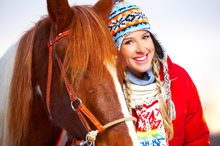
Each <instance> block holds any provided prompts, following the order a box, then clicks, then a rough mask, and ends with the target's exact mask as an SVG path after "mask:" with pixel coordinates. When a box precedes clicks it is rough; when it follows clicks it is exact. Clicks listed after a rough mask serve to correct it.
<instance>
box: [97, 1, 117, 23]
mask: <svg viewBox="0 0 220 146" xmlns="http://www.w3.org/2000/svg"><path fill="white" fill-rule="evenodd" d="M113 2H114V0H99V1H98V2H97V3H96V4H95V5H94V6H93V9H94V10H95V11H96V12H97V13H98V15H100V16H101V17H102V18H103V19H104V21H105V22H106V24H108V18H109V14H110V13H111V10H112V7H113Z"/></svg>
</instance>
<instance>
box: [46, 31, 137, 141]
mask: <svg viewBox="0 0 220 146" xmlns="http://www.w3.org/2000/svg"><path fill="white" fill-rule="evenodd" d="M69 32H70V30H67V31H64V32H62V33H59V34H58V35H57V36H56V37H54V38H53V29H52V27H51V31H50V38H49V42H48V47H49V61H48V76H47V90H46V105H47V110H48V112H49V114H50V115H51V111H50V88H51V79H52V64H53V61H52V53H53V52H54V54H55V57H56V61H57V63H58V66H59V68H60V71H61V73H62V70H63V64H62V61H61V59H60V57H59V56H58V54H57V52H56V49H55V47H54V45H55V44H56V43H57V41H58V40H60V39H61V38H63V37H66V36H68V35H69ZM63 79H64V83H65V86H66V89H67V92H68V94H69V98H70V101H71V104H70V106H71V107H72V109H73V110H74V111H75V112H76V114H77V115H78V117H79V119H80V121H81V123H82V124H83V126H84V127H85V129H86V131H87V132H88V134H87V135H86V138H85V140H81V141H79V140H76V139H74V140H73V141H74V144H76V145H85V144H87V145H94V143H95V140H96V136H97V134H98V133H99V132H103V131H104V130H105V129H107V128H109V127H111V126H113V125H116V124H119V123H121V122H125V121H129V120H131V121H134V122H136V121H137V119H136V118H135V117H125V118H121V119H118V120H115V121H113V122H111V123H109V124H106V125H104V126H103V125H102V124H101V123H100V122H99V121H98V120H97V119H96V117H95V116H94V115H93V114H92V113H91V112H90V111H89V109H87V108H86V106H85V105H83V103H82V101H81V100H80V99H79V98H78V97H77V95H76V93H75V92H74V90H73V88H72V86H71V84H70V81H69V79H68V78H67V75H66V74H65V73H64V75H63ZM84 115H85V116H86V117H87V118H88V119H89V120H90V121H91V122H92V123H93V124H94V125H95V126H96V128H97V130H91V128H90V126H89V124H88V123H87V121H86V119H85V117H84Z"/></svg>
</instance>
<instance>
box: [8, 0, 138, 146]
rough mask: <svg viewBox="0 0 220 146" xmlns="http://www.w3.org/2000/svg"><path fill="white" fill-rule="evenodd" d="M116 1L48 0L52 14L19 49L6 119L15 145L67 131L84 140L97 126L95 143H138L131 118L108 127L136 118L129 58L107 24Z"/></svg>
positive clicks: (56, 136) (50, 139)
mask: <svg viewBox="0 0 220 146" xmlns="http://www.w3.org/2000/svg"><path fill="white" fill-rule="evenodd" d="M112 6H113V0H99V1H98V2H97V3H96V4H95V5H94V6H73V7H70V6H69V4H68V1H67V0H47V7H48V13H49V17H45V18H43V19H41V20H40V21H39V22H38V23H36V25H35V26H34V27H33V28H32V29H31V30H29V31H28V32H27V33H26V34H24V36H23V37H22V38H21V40H20V43H19V47H18V50H17V56H16V61H15V69H14V71H16V72H14V75H13V77H12V83H11V88H10V99H9V103H10V106H9V113H10V116H9V124H8V125H9V126H8V127H9V132H8V136H10V138H9V139H8V141H15V142H9V143H11V144H9V145H26V144H27V145H48V144H56V143H57V139H58V138H59V136H60V134H61V131H62V129H64V130H65V131H66V132H67V135H68V137H69V139H80V140H84V142H85V141H86V140H87V139H86V136H87V135H88V132H90V131H93V130H98V131H99V133H98V135H97V137H96V140H95V143H96V145H102V146H105V145H106V146H110V145H126V146H132V145H138V143H139V142H138V140H137V137H136V132H135V129H134V125H133V121H124V120H122V122H121V123H117V124H113V126H110V127H109V128H105V127H104V126H103V125H106V124H107V125H108V124H109V123H111V122H113V121H117V120H118V119H123V118H126V117H131V115H130V114H129V111H128V109H127V106H126V102H125V97H124V94H123V91H122V84H123V72H124V69H125V66H126V63H125V60H124V59H123V56H121V54H120V52H119V51H118V50H117V48H116V46H115V43H114V41H113V38H112V36H111V34H110V32H109V30H108V27H107V25H106V23H107V21H108V15H109V13H110V11H111V9H112ZM63 32H64V33H66V34H64V35H63ZM48 42H49V43H48ZM48 46H49V47H48ZM49 48H52V51H50V49H49ZM57 58H58V59H57ZM57 60H60V64H61V65H60V64H59V61H57ZM48 62H49V63H48ZM48 78H49V79H48ZM67 82H68V83H67ZM66 84H68V85H66ZM69 90H71V91H73V92H69ZM72 93H73V94H74V95H75V96H74V99H73V100H72V99H71V97H70V96H71V94H72ZM48 98H49V99H48ZM75 99H76V101H77V102H78V103H77V105H76V107H75V105H74V102H75ZM79 106H83V108H84V107H85V108H86V112H87V113H83V112H82V111H80V110H78V107H79ZM78 112H79V113H80V114H78ZM12 113H13V114H14V115H16V116H13V114H12ZM86 114H87V115H89V116H86ZM79 115H80V116H79ZM90 115H92V116H91V117H92V118H91V117H90ZM81 116H82V117H81ZM94 118H95V119H96V120H95V122H94V121H93V120H91V119H94ZM82 119H83V120H82ZM82 121H83V122H82ZM18 122H20V124H19V125H18V124H17V123H18ZM96 122H98V124H97V125H98V128H97V125H96ZM100 126H101V128H100ZM103 127H104V128H103ZM106 127H108V126H106ZM14 129H16V131H15V130H14ZM33 137H34V138H33ZM14 139H17V141H16V140H14ZM39 139H40V140H41V143H40V142H39V141H40V140H39ZM43 139H46V140H43ZM52 140H54V141H55V142H51V141H52ZM43 141H44V143H43ZM87 144H88V143H87Z"/></svg>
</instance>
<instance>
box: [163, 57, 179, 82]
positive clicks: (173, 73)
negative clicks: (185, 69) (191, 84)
mask: <svg viewBox="0 0 220 146" xmlns="http://www.w3.org/2000/svg"><path fill="white" fill-rule="evenodd" d="M167 64H168V69H169V75H170V80H174V79H176V78H177V72H176V69H175V66H174V64H173V62H172V61H171V59H170V57H169V56H167ZM160 80H161V81H163V80H164V74H163V65H162V64H161V65H160Z"/></svg>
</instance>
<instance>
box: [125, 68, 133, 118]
mask: <svg viewBox="0 0 220 146" xmlns="http://www.w3.org/2000/svg"><path fill="white" fill-rule="evenodd" d="M124 81H125V94H126V96H127V98H126V102H127V106H128V110H129V112H130V114H131V113H132V109H131V93H132V90H131V83H130V81H129V79H128V75H127V73H126V71H125V72H124Z"/></svg>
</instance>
